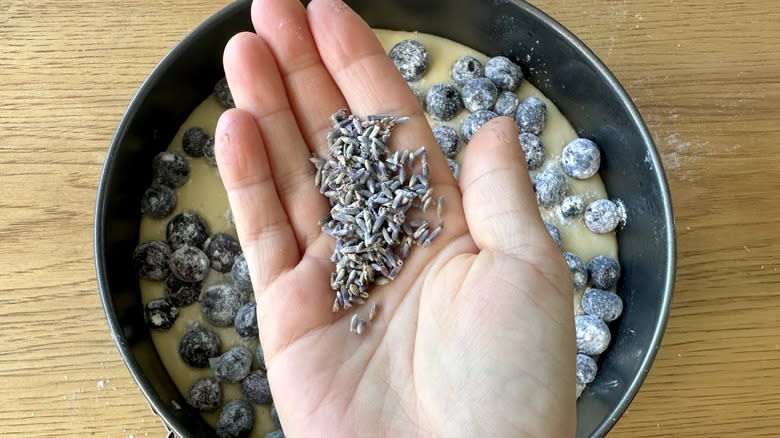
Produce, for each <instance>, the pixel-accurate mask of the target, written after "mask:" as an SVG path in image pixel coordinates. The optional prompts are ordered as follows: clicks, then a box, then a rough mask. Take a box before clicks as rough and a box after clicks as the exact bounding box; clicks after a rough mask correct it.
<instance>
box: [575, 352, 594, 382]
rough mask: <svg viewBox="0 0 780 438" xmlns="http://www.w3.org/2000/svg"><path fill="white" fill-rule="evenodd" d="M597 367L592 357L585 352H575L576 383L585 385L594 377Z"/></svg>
mask: <svg viewBox="0 0 780 438" xmlns="http://www.w3.org/2000/svg"><path fill="white" fill-rule="evenodd" d="M598 370H599V368H598V365H596V361H595V360H593V358H592V357H590V356H588V355H585V354H577V383H579V384H580V385H587V384H588V383H590V382H592V381H593V380H594V379H595V378H596V373H597V372H598Z"/></svg>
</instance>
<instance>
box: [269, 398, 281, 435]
mask: <svg viewBox="0 0 780 438" xmlns="http://www.w3.org/2000/svg"><path fill="white" fill-rule="evenodd" d="M271 421H272V422H273V423H274V426H276V428H277V429H281V428H282V422H281V421H279V413H278V412H277V411H276V405H275V404H272V405H271Z"/></svg>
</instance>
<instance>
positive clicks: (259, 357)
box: [255, 342, 266, 373]
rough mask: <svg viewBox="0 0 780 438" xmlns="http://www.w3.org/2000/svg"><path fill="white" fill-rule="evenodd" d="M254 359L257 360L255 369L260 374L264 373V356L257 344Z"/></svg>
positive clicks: (261, 348)
mask: <svg viewBox="0 0 780 438" xmlns="http://www.w3.org/2000/svg"><path fill="white" fill-rule="evenodd" d="M255 358H256V359H257V369H258V370H260V371H261V372H263V373H264V372H265V371H266V368H265V354H264V353H263V346H262V345H260V343H259V342H258V343H257V349H256V350H255Z"/></svg>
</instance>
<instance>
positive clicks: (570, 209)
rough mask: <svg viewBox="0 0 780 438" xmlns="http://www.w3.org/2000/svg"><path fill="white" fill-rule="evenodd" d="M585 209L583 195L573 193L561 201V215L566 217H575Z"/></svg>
mask: <svg viewBox="0 0 780 438" xmlns="http://www.w3.org/2000/svg"><path fill="white" fill-rule="evenodd" d="M583 211H585V205H584V203H583V200H582V196H579V195H571V196H567V197H565V198H563V201H561V215H562V216H563V217H565V218H569V219H571V218H575V217H577V216H579V215H581V214H582V212H583Z"/></svg>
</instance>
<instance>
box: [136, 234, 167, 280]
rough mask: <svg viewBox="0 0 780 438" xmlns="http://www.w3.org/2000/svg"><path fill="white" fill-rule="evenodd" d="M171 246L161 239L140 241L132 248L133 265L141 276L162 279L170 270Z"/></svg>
mask: <svg viewBox="0 0 780 438" xmlns="http://www.w3.org/2000/svg"><path fill="white" fill-rule="evenodd" d="M170 258H171V247H170V246H168V244H167V243H165V242H163V241H161V240H149V241H146V242H141V243H139V244H138V246H136V247H135V250H133V266H134V267H135V271H136V272H137V273H138V275H139V276H140V277H141V278H146V279H148V280H164V279H165V277H167V276H168V272H170V270H169V268H168V260H169V259H170Z"/></svg>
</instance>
